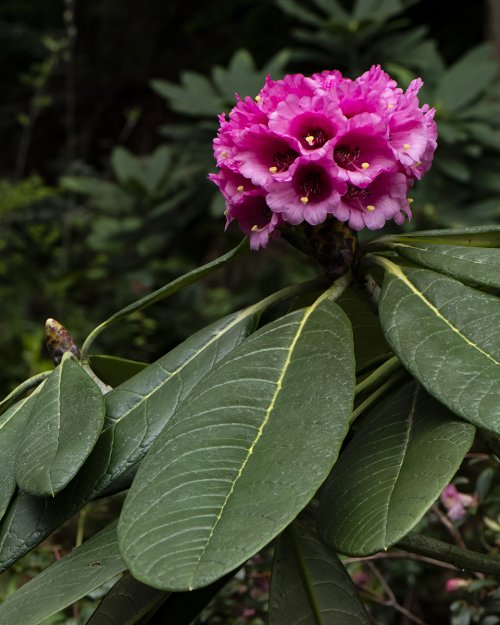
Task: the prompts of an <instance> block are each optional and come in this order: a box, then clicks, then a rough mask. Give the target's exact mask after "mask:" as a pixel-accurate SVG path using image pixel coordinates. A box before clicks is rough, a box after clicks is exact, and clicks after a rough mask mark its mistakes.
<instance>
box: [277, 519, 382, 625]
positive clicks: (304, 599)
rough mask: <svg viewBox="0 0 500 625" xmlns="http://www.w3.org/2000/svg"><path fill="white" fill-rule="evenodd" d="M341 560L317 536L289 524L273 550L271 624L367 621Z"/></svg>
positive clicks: (348, 624) (334, 624)
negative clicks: (274, 550)
mask: <svg viewBox="0 0 500 625" xmlns="http://www.w3.org/2000/svg"><path fill="white" fill-rule="evenodd" d="M369 622H370V621H369V620H368V616H367V614H366V612H365V610H364V608H363V604H362V603H361V600H360V599H359V598H358V596H357V593H356V588H355V587H354V584H353V583H352V580H351V578H350V576H349V574H348V573H347V571H346V570H345V568H344V566H343V564H342V562H341V561H340V560H339V559H338V557H337V556H336V555H335V553H333V552H332V551H331V550H330V549H329V548H328V547H326V546H325V545H324V544H322V543H321V542H320V541H319V540H318V539H317V538H316V537H315V536H313V535H312V534H310V533H309V532H306V531H305V530H304V529H301V528H299V527H298V526H296V525H291V526H290V527H289V528H287V529H286V530H285V531H284V532H283V533H282V534H281V536H280V538H279V541H278V545H277V547H276V552H275V555H274V563H273V570H272V575H271V592H270V596H269V625H299V624H300V625H368V624H369Z"/></svg>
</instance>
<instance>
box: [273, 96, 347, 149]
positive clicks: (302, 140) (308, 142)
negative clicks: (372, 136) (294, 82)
mask: <svg viewBox="0 0 500 625" xmlns="http://www.w3.org/2000/svg"><path fill="white" fill-rule="evenodd" d="M345 127H346V122H345V120H344V118H343V115H341V113H340V112H339V108H338V103H337V102H334V101H332V100H330V99H328V98H326V97H322V96H316V97H307V96H306V97H302V98H298V97H297V96H296V95H294V94H292V95H290V96H288V97H287V98H286V99H285V100H284V101H282V102H280V103H279V104H278V106H277V108H276V110H275V111H274V112H273V113H272V114H271V115H270V116H269V128H270V129H271V130H274V132H275V133H277V134H279V135H281V136H284V137H288V138H289V139H292V140H294V142H296V143H297V145H298V146H299V149H300V151H301V153H302V154H307V153H309V152H311V151H313V150H318V149H321V148H323V149H324V150H325V149H326V147H327V146H328V143H329V141H331V140H332V139H334V138H335V137H336V136H337V134H338V133H339V132H340V131H342V130H344V128H345Z"/></svg>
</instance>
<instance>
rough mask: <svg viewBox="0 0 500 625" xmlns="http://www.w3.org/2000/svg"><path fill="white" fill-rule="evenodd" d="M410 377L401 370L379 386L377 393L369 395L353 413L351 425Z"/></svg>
mask: <svg viewBox="0 0 500 625" xmlns="http://www.w3.org/2000/svg"><path fill="white" fill-rule="evenodd" d="M407 376H408V373H407V372H406V371H405V370H404V369H403V368H401V369H400V370H399V371H397V372H396V373H395V374H394V375H393V376H392V378H389V379H388V380H387V382H385V383H384V384H382V386H379V387H378V388H377V390H376V391H374V392H373V393H372V394H371V395H369V396H368V397H367V398H366V399H365V400H364V401H362V402H361V403H360V404H359V406H357V408H355V409H354V410H353V411H352V414H351V418H350V420H349V423H350V424H351V425H352V423H353V422H354V421H355V420H356V419H357V418H358V417H359V416H360V415H361V414H363V413H364V412H366V411H367V410H368V409H369V408H371V406H372V405H373V404H375V403H376V402H377V401H378V400H379V399H380V398H381V397H382V396H384V395H385V394H386V393H387V392H388V391H389V390H390V389H391V388H392V387H393V386H395V385H396V384H398V383H399V382H401V380H404V379H405V378H406V377H407Z"/></svg>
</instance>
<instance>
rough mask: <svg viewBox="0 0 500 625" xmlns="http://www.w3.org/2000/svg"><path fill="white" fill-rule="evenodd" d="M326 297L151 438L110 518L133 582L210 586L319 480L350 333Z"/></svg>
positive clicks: (336, 426)
mask: <svg viewBox="0 0 500 625" xmlns="http://www.w3.org/2000/svg"><path fill="white" fill-rule="evenodd" d="M329 293H330V292H327V294H326V295H324V296H322V297H321V298H320V299H318V300H317V301H316V302H315V304H313V305H312V306H311V307H309V308H306V309H304V310H300V311H296V312H292V313H290V314H288V315H286V316H285V317H283V318H281V319H278V320H277V321H274V322H273V323H270V324H269V325H266V326H264V327H263V328H261V329H260V330H259V331H258V332H256V333H255V334H253V335H252V336H251V337H250V338H249V339H247V340H246V341H245V342H244V343H243V344H242V345H241V346H239V347H238V348H236V349H235V350H234V351H233V352H232V353H231V354H230V355H229V356H228V357H227V358H225V359H224V361H223V362H222V363H221V364H220V366H219V367H218V368H217V369H216V370H215V371H214V372H213V373H212V374H210V375H208V376H207V377H206V378H205V380H204V381H203V382H202V383H201V384H200V385H199V386H198V387H197V389H196V391H195V392H194V393H193V394H192V395H191V397H190V400H189V402H188V403H187V404H186V405H185V406H184V407H183V408H181V409H180V410H179V411H178V412H177V413H176V414H175V416H174V417H173V418H172V419H171V421H170V422H169V424H167V426H166V428H165V429H164V430H163V432H162V434H161V436H160V437H158V439H157V442H156V443H155V445H154V446H153V447H152V449H151V450H150V452H149V454H148V456H147V458H146V459H145V460H144V462H143V463H142V464H141V466H140V468H139V471H138V474H137V476H136V479H135V480H134V483H133V485H132V489H131V491H130V493H129V495H128V497H127V499H126V501H125V505H124V509H123V511H122V515H121V520H120V529H119V531H120V540H121V549H122V552H123V554H124V557H125V559H126V561H127V563H128V565H129V568H130V569H131V571H132V574H133V575H134V576H135V577H137V578H138V579H140V580H141V581H144V582H145V583H148V584H151V585H152V586H155V587H158V588H169V589H176V590H184V589H192V588H197V587H200V586H204V585H206V584H208V583H210V582H211V581H213V580H215V579H217V578H219V577H220V576H222V575H224V574H225V573H226V572H227V571H230V570H231V569H234V568H235V567H236V566H238V565H239V564H241V563H242V562H244V561H245V560H246V559H247V558H248V557H250V556H251V555H253V554H254V553H255V552H256V551H257V550H258V549H260V548H261V547H262V546H264V545H265V544H266V543H267V542H269V540H271V539H272V538H273V537H274V536H276V534H278V533H279V532H280V531H281V530H282V529H283V528H284V527H285V526H286V525H288V524H289V523H290V521H291V520H292V519H293V518H294V517H295V516H296V515H297V513H298V512H299V511H300V510H301V509H302V508H303V507H304V506H305V505H306V504H307V502H308V501H309V500H310V499H311V497H312V496H313V495H314V493H315V492H316V490H317V489H318V487H319V486H320V484H321V482H322V481H323V480H324V479H325V476H326V475H327V473H328V471H329V470H330V468H331V466H332V464H333V463H334V462H335V459H336V457H337V454H338V451H339V448H340V445H341V443H342V441H343V439H344V437H345V434H346V432H347V429H348V420H349V415H350V412H351V409H352V400H353V392H354V357H353V346H352V333H351V327H350V324H349V321H348V319H347V317H346V316H345V314H344V313H343V311H342V310H341V309H340V307H339V306H337V304H335V302H333V301H332V300H331V299H330V298H329V296H328V294H329ZM304 467H307V470H306V471H304ZM249 520H251V522H249ZM229 546H230V547H229Z"/></svg>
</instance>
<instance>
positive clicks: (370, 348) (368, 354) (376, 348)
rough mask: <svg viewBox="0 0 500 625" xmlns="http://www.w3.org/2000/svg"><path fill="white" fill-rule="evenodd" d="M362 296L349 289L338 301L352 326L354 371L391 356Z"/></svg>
mask: <svg viewBox="0 0 500 625" xmlns="http://www.w3.org/2000/svg"><path fill="white" fill-rule="evenodd" d="M363 295H364V294H361V293H360V292H359V291H358V289H356V288H354V287H351V288H349V289H347V290H346V291H345V293H343V294H342V297H340V298H339V300H338V304H339V306H341V307H342V310H343V311H344V312H345V313H346V315H347V316H348V317H349V321H350V322H351V325H352V331H353V337H354V354H355V357H356V371H361V370H364V369H366V368H367V367H370V366H371V365H373V364H375V363H377V362H380V361H381V360H382V359H383V357H384V356H388V355H390V354H391V348H390V347H389V345H388V343H387V341H386V340H385V337H384V334H383V332H382V329H381V327H380V323H379V320H378V317H377V315H376V314H375V312H374V311H373V310H372V309H371V308H370V305H369V304H368V302H367V301H366V296H363Z"/></svg>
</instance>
